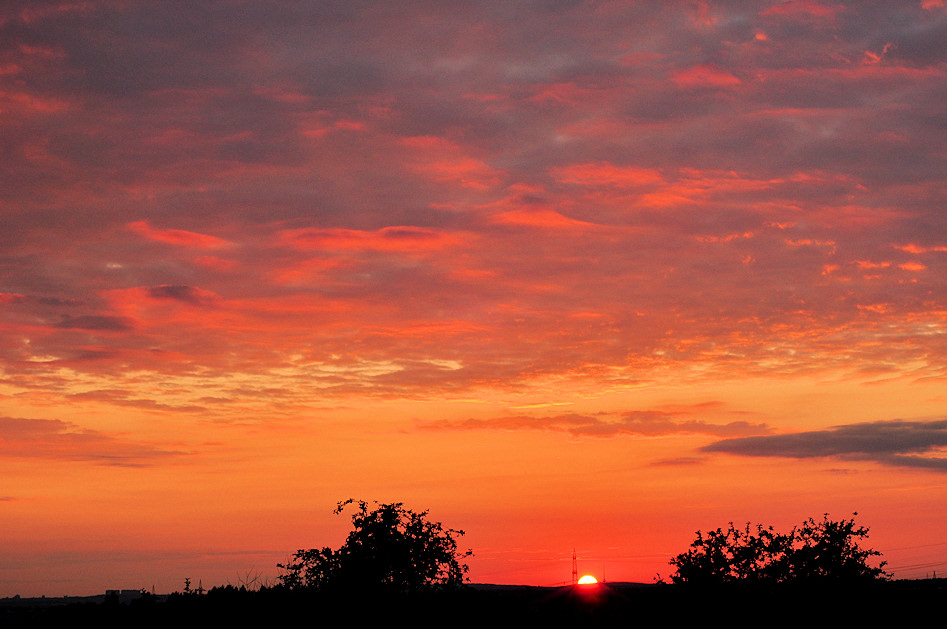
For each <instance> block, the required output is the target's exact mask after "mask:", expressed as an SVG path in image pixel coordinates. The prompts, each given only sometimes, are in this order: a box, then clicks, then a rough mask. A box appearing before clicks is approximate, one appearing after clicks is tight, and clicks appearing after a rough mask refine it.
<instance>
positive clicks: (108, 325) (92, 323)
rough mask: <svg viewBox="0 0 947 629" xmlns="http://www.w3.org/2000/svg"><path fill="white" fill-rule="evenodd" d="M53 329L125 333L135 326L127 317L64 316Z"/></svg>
mask: <svg viewBox="0 0 947 629" xmlns="http://www.w3.org/2000/svg"><path fill="white" fill-rule="evenodd" d="M53 327H57V328H63V329H66V330H101V331H113V332H124V331H126V330H131V329H132V328H133V327H134V326H133V325H132V322H131V320H130V319H128V318H126V317H113V316H109V315H79V316H76V317H72V316H64V317H63V318H62V320H60V321H59V322H58V323H56V324H54V326H53Z"/></svg>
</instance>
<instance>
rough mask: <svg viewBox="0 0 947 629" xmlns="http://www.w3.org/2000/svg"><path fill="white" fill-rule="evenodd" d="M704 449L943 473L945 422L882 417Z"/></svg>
mask: <svg viewBox="0 0 947 629" xmlns="http://www.w3.org/2000/svg"><path fill="white" fill-rule="evenodd" d="M702 450H703V451H704V452H715V453H725V454H735V455H740V456H758V457H788V458H795V459H809V458H822V457H826V458H836V459H843V460H859V461H874V462H876V463H881V464H883V465H893V466H899V467H922V468H931V469H936V470H941V471H947V456H945V452H947V420H939V421H926V422H925V421H901V420H893V421H880V422H868V423H863V424H849V425H845V426H835V427H832V428H829V429H826V430H814V431H808V432H799V433H792V434H785V435H765V436H754V437H736V438H731V439H724V440H722V441H717V442H716V443H712V444H710V445H708V446H704V448H702Z"/></svg>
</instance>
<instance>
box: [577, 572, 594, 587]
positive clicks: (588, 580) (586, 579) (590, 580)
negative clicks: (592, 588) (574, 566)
mask: <svg viewBox="0 0 947 629" xmlns="http://www.w3.org/2000/svg"><path fill="white" fill-rule="evenodd" d="M592 583H598V579H596V578H595V577H593V576H592V575H590V574H587V575H585V576H584V577H582V578H581V579H579V585H590V584H592Z"/></svg>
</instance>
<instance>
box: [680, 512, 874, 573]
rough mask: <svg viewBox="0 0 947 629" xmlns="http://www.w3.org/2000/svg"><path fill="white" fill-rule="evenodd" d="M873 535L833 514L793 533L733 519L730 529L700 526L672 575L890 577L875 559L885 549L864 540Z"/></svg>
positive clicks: (803, 526)
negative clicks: (865, 545)
mask: <svg viewBox="0 0 947 629" xmlns="http://www.w3.org/2000/svg"><path fill="white" fill-rule="evenodd" d="M854 515H858V514H857V513H856V514H854ZM867 537H868V529H867V528H865V527H860V526H857V525H856V524H855V520H854V518H851V519H848V520H840V521H838V522H835V521H832V520H830V519H829V516H828V514H825V515H823V517H822V520H821V521H819V522H817V521H816V520H814V519H812V518H809V519H808V520H806V521H805V522H803V524H802V525H801V526H799V527H794V528H793V530H792V531H791V532H790V533H788V534H782V533H777V532H776V531H774V530H773V527H763V526H762V525H759V524H757V525H755V526H751V525H750V524H749V523H747V525H746V527H745V528H743V529H738V528H736V527H734V525H733V523H732V522H731V523H730V527H729V529H727V530H726V531H725V530H723V529H720V528H718V529H716V530H714V531H710V532H709V533H707V534H706V535H705V534H703V533H701V532H700V531H697V539H695V540H694V541H693V542H692V543H691V545H690V549H689V550H688V551H686V552H684V553H681V554H680V555H677V556H676V557H674V558H673V559H671V562H670V563H671V565H672V566H674V567H675V568H676V569H677V570H676V573H675V574H672V575H671V580H672V581H673V582H674V583H689V584H705V585H706V584H721V583H732V582H742V583H752V582H759V583H763V582H769V583H776V582H787V581H794V582H799V581H813V580H819V581H825V580H832V581H835V582H853V581H862V580H872V579H878V578H885V577H886V576H887V574H886V573H885V572H884V570H883V568H884V565H885V562H883V561H882V562H881V563H880V565H879V566H878V567H874V566H872V565H870V564H869V561H870V560H871V559H872V558H874V557H880V556H881V553H880V552H878V551H877V550H874V549H870V548H869V549H864V548H862V547H861V546H860V545H859V542H860V541H861V540H863V539H867Z"/></svg>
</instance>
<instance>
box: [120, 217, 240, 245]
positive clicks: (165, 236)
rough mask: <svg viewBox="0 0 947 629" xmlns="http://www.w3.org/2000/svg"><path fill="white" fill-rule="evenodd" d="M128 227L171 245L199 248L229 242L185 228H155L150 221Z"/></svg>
mask: <svg viewBox="0 0 947 629" xmlns="http://www.w3.org/2000/svg"><path fill="white" fill-rule="evenodd" d="M127 227H128V229H130V230H131V231H133V232H135V233H136V234H138V235H139V236H143V237H144V238H147V239H148V240H154V241H155V242H163V243H166V244H169V245H180V246H185V247H197V248H199V249H213V248H216V247H223V246H225V245H227V244H229V243H228V242H227V241H226V240H223V239H222V238H217V237H216V236H209V235H207V234H199V233H197V232H191V231H185V230H183V229H155V228H154V227H152V226H151V225H150V224H149V223H148V221H135V222H134V223H129V224H128V225H127Z"/></svg>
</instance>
